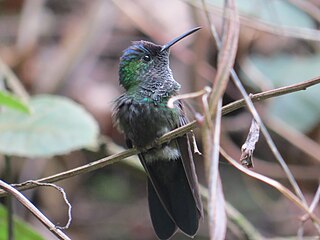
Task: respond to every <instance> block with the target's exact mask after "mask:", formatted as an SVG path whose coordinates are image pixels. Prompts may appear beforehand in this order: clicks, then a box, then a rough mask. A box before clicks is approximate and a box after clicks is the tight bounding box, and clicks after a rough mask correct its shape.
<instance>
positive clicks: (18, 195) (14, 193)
mask: <svg viewBox="0 0 320 240" xmlns="http://www.w3.org/2000/svg"><path fill="white" fill-rule="evenodd" d="M0 188H2V189H3V191H5V192H7V193H8V194H10V195H12V196H13V197H15V198H16V199H17V200H18V201H19V202H20V203H21V204H22V205H23V206H25V207H26V208H27V209H28V210H29V211H30V212H31V213H32V214H33V215H34V216H35V217H36V218H37V219H38V220H39V221H40V222H41V223H42V224H43V225H45V226H46V228H48V229H49V230H50V231H51V232H52V233H53V234H54V235H55V236H56V237H58V238H59V239H62V240H70V238H69V237H68V236H67V235H65V234H64V233H63V232H62V231H61V230H59V229H57V228H56V226H55V225H54V224H53V223H52V222H51V221H50V220H49V219H48V218H47V217H46V216H45V215H43V213H42V212H40V211H39V209H38V208H36V207H35V206H34V205H33V204H32V203H31V202H30V201H29V200H28V199H27V198H26V197H25V196H24V195H22V194H21V193H20V192H19V191H18V190H16V189H15V188H13V187H12V186H11V185H10V184H7V183H6V182H4V181H2V180H0Z"/></svg>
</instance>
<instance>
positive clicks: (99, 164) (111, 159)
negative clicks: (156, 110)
mask: <svg viewBox="0 0 320 240" xmlns="http://www.w3.org/2000/svg"><path fill="white" fill-rule="evenodd" d="M319 83H320V77H317V78H314V79H311V80H309V81H304V82H301V83H297V84H293V85H290V86H286V87H281V88H277V89H273V90H269V91H265V92H261V93H257V94H253V95H251V100H252V101H253V102H258V101H262V100H265V99H268V98H272V97H276V96H281V95H285V94H289V93H292V92H297V91H301V90H305V89H307V88H308V87H311V86H313V85H316V84H319ZM244 106H245V101H244V100H243V99H241V100H238V101H235V102H233V103H230V104H228V105H226V106H224V107H223V108H222V115H226V114H228V113H230V112H233V111H235V110H237V109H240V108H242V107H244ZM196 127H197V122H196V121H192V122H190V123H189V124H187V125H185V126H183V127H180V128H177V129H174V130H173V131H171V132H169V133H166V134H164V135H163V136H162V137H161V138H160V139H159V141H158V143H159V144H161V143H165V142H168V141H170V140H171V139H174V138H177V137H179V136H182V135H184V134H186V133H187V132H189V131H191V130H193V129H195V128H196ZM137 153H139V151H138V150H137V149H129V150H126V151H123V152H121V153H118V154H114V155H111V156H108V157H105V158H102V159H99V160H97V161H94V162H92V163H89V164H86V165H83V166H80V167H77V168H73V169H70V170H68V171H65V172H61V173H58V174H55V175H51V176H48V177H45V178H41V179H38V180H36V181H37V182H40V183H41V182H49V183H51V182H57V181H61V180H63V179H67V178H71V177H73V176H77V175H80V174H84V173H87V172H91V171H94V170H97V169H100V168H103V167H105V166H107V165H110V164H112V163H115V162H118V161H120V160H122V159H124V158H127V157H130V156H132V155H135V154H137ZM22 184H23V183H22ZM13 186H14V187H17V189H18V190H26V189H31V188H35V187H36V186H37V185H35V184H30V185H28V186H21V184H13ZM6 195H7V193H6V192H5V191H3V190H1V191H0V197H3V196H6Z"/></svg>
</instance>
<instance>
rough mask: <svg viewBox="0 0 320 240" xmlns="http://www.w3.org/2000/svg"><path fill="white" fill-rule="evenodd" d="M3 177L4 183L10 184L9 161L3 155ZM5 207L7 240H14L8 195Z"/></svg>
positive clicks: (11, 210)
mask: <svg viewBox="0 0 320 240" xmlns="http://www.w3.org/2000/svg"><path fill="white" fill-rule="evenodd" d="M4 158H5V177H6V181H7V182H9V183H11V182H12V174H11V159H10V157H9V156H7V155H5V157H4ZM6 205H7V226H8V228H7V232H8V234H7V236H8V237H7V239H8V240H14V231H13V229H14V224H13V208H12V197H11V195H8V196H7V197H6Z"/></svg>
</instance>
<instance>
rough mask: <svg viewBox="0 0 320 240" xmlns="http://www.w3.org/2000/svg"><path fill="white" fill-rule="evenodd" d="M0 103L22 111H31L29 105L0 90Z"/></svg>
mask: <svg viewBox="0 0 320 240" xmlns="http://www.w3.org/2000/svg"><path fill="white" fill-rule="evenodd" d="M0 105H3V106H5V107H8V108H12V109H14V110H17V111H20V112H22V113H29V114H30V112H31V110H30V107H29V106H28V105H27V104H26V103H24V102H23V101H21V100H19V99H18V98H17V97H16V96H14V95H13V94H10V93H8V92H3V91H0Z"/></svg>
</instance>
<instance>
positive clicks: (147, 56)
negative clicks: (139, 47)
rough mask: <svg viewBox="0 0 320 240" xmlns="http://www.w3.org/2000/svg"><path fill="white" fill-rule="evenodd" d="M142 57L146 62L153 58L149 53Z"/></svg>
mask: <svg viewBox="0 0 320 240" xmlns="http://www.w3.org/2000/svg"><path fill="white" fill-rule="evenodd" d="M142 59H143V61H145V62H149V61H150V60H151V57H150V56H149V55H144V56H143V57H142Z"/></svg>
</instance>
